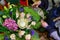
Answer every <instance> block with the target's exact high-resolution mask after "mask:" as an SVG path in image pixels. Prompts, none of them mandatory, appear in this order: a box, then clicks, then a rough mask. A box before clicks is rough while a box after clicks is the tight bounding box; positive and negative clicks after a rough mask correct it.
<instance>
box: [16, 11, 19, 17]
mask: <svg viewBox="0 0 60 40" xmlns="http://www.w3.org/2000/svg"><path fill="white" fill-rule="evenodd" d="M18 17H19V13H18V10H16V18H18Z"/></svg>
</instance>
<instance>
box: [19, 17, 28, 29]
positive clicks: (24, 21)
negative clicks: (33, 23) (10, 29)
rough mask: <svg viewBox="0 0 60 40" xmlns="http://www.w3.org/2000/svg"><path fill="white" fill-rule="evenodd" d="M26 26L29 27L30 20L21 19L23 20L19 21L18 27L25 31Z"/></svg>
mask: <svg viewBox="0 0 60 40" xmlns="http://www.w3.org/2000/svg"><path fill="white" fill-rule="evenodd" d="M26 25H28V20H27V19H23V18H21V19H19V20H18V26H19V28H21V29H25V28H26Z"/></svg>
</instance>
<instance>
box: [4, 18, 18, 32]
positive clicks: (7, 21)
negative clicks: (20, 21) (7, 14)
mask: <svg viewBox="0 0 60 40" xmlns="http://www.w3.org/2000/svg"><path fill="white" fill-rule="evenodd" d="M3 26H6V27H7V28H8V29H9V30H13V31H16V30H17V29H18V25H17V24H16V21H15V20H13V19H11V18H7V19H5V21H4V22H3Z"/></svg>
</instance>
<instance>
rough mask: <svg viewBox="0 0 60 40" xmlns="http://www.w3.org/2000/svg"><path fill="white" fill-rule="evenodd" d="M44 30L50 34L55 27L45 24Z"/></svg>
mask: <svg viewBox="0 0 60 40" xmlns="http://www.w3.org/2000/svg"><path fill="white" fill-rule="evenodd" d="M46 30H47V31H48V32H49V34H51V33H52V32H54V31H56V29H55V28H52V27H51V26H47V27H46Z"/></svg>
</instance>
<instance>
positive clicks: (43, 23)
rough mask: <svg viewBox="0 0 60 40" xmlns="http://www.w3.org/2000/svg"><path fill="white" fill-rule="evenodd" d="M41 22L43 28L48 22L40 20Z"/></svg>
mask: <svg viewBox="0 0 60 40" xmlns="http://www.w3.org/2000/svg"><path fill="white" fill-rule="evenodd" d="M41 24H42V26H43V27H44V28H46V27H47V26H48V24H47V23H46V22H45V21H44V20H41Z"/></svg>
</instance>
